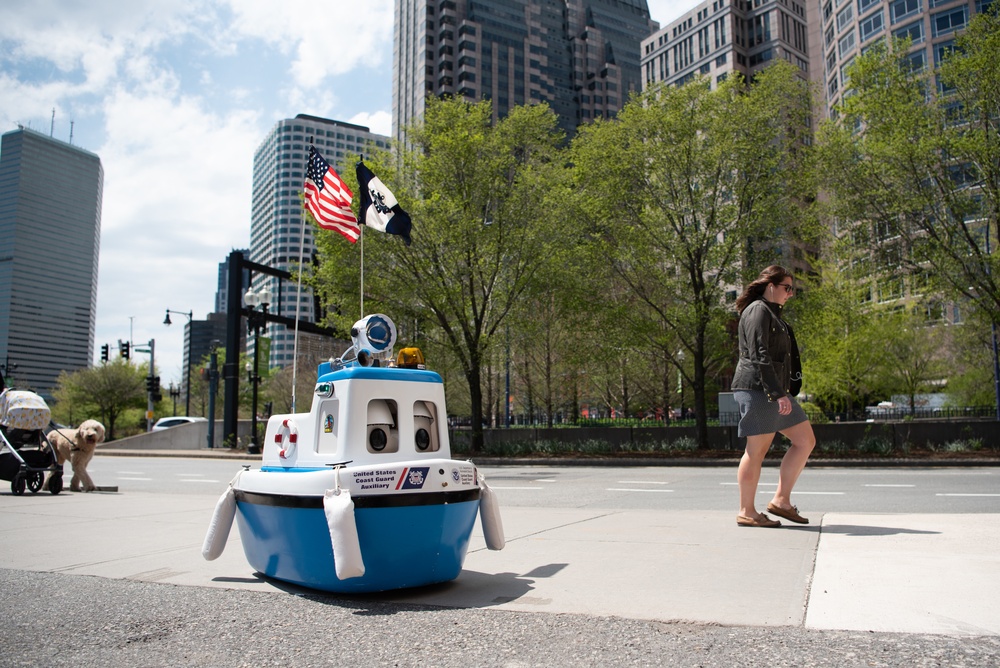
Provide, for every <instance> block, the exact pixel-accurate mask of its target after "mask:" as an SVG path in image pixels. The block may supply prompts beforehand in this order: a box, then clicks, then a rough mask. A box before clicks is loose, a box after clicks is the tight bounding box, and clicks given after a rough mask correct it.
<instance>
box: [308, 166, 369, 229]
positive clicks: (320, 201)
mask: <svg viewBox="0 0 1000 668" xmlns="http://www.w3.org/2000/svg"><path fill="white" fill-rule="evenodd" d="M303 190H305V200H306V209H308V210H309V213H311V214H312V215H313V218H315V219H316V222H317V223H319V226H320V227H322V228H324V229H327V230H335V231H337V232H340V233H341V234H343V235H344V236H345V237H346V238H347V240H348V241H350V242H351V243H352V244H353V243H354V242H356V241H357V240H358V237H360V236H361V226H359V225H358V219H357V218H355V217H354V213H352V212H351V198H352V197H354V193H352V192H351V191H350V189H349V188H348V187H347V184H346V183H344V182H343V181H342V180H341V179H340V177H339V176H338V175H337V172H335V171H334V170H333V168H332V167H330V163H328V162H327V161H326V160H324V159H323V156H321V155H320V154H319V151H317V150H316V147H315V146H310V147H309V164H308V166H307V167H306V182H305V185H304V186H303Z"/></svg>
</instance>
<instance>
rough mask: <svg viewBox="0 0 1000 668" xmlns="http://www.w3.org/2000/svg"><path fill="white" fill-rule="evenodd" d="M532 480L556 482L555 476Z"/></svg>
mask: <svg viewBox="0 0 1000 668" xmlns="http://www.w3.org/2000/svg"><path fill="white" fill-rule="evenodd" d="M531 482H555V479H554V478H539V479H538V480H532V481H531Z"/></svg>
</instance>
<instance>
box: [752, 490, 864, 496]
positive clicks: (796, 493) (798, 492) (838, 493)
mask: <svg viewBox="0 0 1000 668" xmlns="http://www.w3.org/2000/svg"><path fill="white" fill-rule="evenodd" d="M757 493H758V494H770V492H757ZM846 493H847V492H800V491H799V490H795V496H798V495H799V494H811V495H813V496H843V495H844V494H846Z"/></svg>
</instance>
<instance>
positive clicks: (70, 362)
mask: <svg viewBox="0 0 1000 668" xmlns="http://www.w3.org/2000/svg"><path fill="white" fill-rule="evenodd" d="M103 188H104V168H103V167H102V166H101V159H100V158H99V157H98V156H97V155H95V154H93V153H91V152H90V151H86V150H84V149H81V148H79V147H76V146H73V145H71V144H67V143H66V142H63V141H60V140H58V139H53V138H52V137H49V136H46V135H44V134H41V133H39V132H35V131H33V130H30V129H28V128H24V127H21V128H19V129H17V130H14V131H11V132H8V133H6V134H4V135H3V137H2V140H0V363H2V364H3V365H4V366H3V371H4V377H5V378H7V379H8V385H13V386H16V387H20V388H23V389H30V390H32V391H34V392H37V393H38V394H41V395H42V396H43V397H46V398H51V396H52V390H53V389H54V388H55V386H56V379H57V378H58V377H59V373H60V372H62V371H68V372H72V371H75V370H78V369H83V368H87V367H89V366H90V364H91V362H92V360H93V357H94V322H95V319H96V313H97V267H98V257H99V253H100V247H101V199H102V194H103Z"/></svg>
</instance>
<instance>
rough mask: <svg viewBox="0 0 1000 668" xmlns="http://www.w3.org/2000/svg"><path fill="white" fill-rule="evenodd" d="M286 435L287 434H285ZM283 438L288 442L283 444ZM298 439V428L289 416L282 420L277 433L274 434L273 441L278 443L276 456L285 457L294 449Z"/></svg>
mask: <svg viewBox="0 0 1000 668" xmlns="http://www.w3.org/2000/svg"><path fill="white" fill-rule="evenodd" d="M286 435H287V436H286ZM285 438H287V439H288V444H287V445H286V444H285ZM298 441H299V430H298V428H297V427H296V426H295V423H294V422H292V420H291V418H288V419H285V420H282V422H281V427H279V428H278V433H277V434H275V435H274V442H275V443H277V445H278V456H279V457H281V458H282V459H287V458H288V457H289V456H290V455H291V454H292V452H293V451H294V450H295V445H296V443H298Z"/></svg>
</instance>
